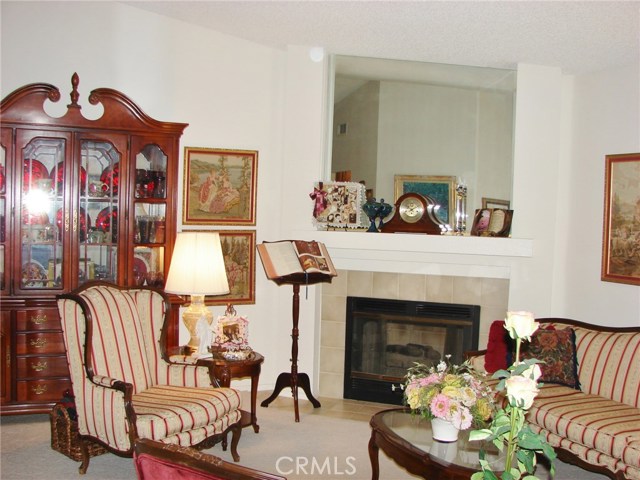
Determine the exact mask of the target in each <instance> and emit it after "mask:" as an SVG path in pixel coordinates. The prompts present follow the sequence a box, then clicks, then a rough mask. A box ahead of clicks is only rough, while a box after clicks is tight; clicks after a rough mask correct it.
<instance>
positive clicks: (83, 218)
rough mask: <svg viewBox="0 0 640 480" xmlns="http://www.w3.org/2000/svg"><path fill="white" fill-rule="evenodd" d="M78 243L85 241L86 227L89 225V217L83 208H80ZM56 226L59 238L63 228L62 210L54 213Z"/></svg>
mask: <svg viewBox="0 0 640 480" xmlns="http://www.w3.org/2000/svg"><path fill="white" fill-rule="evenodd" d="M79 215H80V235H79V237H80V241H81V242H84V241H85V240H86V239H87V228H88V225H89V224H90V223H91V217H89V215H87V212H85V210H84V208H82V207H80V214H79ZM56 225H57V227H58V237H60V236H61V235H62V232H63V231H64V230H63V226H62V209H61V208H59V209H58V211H57V212H56Z"/></svg>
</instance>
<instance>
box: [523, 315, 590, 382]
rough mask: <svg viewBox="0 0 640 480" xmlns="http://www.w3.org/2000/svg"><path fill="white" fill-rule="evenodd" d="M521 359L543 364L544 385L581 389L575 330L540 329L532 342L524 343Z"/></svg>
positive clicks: (568, 328)
mask: <svg viewBox="0 0 640 480" xmlns="http://www.w3.org/2000/svg"><path fill="white" fill-rule="evenodd" d="M521 350H522V351H521V357H522V358H523V359H525V358H536V359H538V360H540V361H541V362H544V363H542V364H540V370H542V378H541V379H540V381H541V382H542V383H557V384H559V385H566V386H567V387H571V388H575V389H577V390H579V389H580V381H579V380H578V360H577V358H576V334H575V332H574V331H573V328H570V327H567V328H563V329H559V330H556V329H542V328H541V329H539V330H536V331H535V332H534V334H533V335H532V336H531V342H523V345H522V347H521Z"/></svg>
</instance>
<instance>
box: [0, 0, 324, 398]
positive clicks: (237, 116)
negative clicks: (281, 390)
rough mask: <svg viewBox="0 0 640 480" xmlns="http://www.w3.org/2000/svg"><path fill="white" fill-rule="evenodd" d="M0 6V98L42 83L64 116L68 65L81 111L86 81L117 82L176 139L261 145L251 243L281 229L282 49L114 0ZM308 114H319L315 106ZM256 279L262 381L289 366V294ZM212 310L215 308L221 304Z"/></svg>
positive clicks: (249, 309)
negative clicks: (56, 95)
mask: <svg viewBox="0 0 640 480" xmlns="http://www.w3.org/2000/svg"><path fill="white" fill-rule="evenodd" d="M0 6H1V8H2V38H1V40H2V41H1V46H2V68H1V75H2V77H1V79H2V84H1V92H0V93H1V96H2V97H3V98H4V97H5V96H6V95H7V94H9V93H10V92H11V91H13V90H14V89H16V88H18V87H21V86H22V85H24V84H27V83H33V82H46V83H51V84H53V85H55V86H57V87H58V88H59V89H60V91H61V95H62V98H61V100H60V101H59V102H58V104H55V107H56V108H57V110H58V111H59V112H60V113H62V112H63V111H64V110H66V105H67V103H69V91H70V89H71V75H72V73H73V72H77V73H78V75H79V76H80V85H79V91H80V95H81V97H80V103H81V105H82V106H83V112H85V113H86V112H87V111H90V110H92V107H91V105H89V104H88V101H87V96H88V95H89V92H90V91H91V90H92V89H94V88H99V87H109V88H114V89H116V90H119V91H121V92H123V93H124V94H125V95H127V96H129V97H130V98H131V99H132V100H133V101H135V102H136V103H137V104H138V105H139V106H140V107H141V108H142V109H143V110H144V111H145V112H146V113H147V114H149V115H150V116H152V117H154V118H156V119H158V120H162V121H175V122H187V123H189V126H188V127H187V129H186V130H185V134H184V135H183V137H182V140H181V147H184V146H197V147H219V148H242V149H251V150H258V151H259V159H258V187H257V190H258V199H257V226H256V231H257V241H258V242H260V241H262V240H265V239H269V240H274V239H278V238H280V237H281V223H282V222H281V212H280V210H281V206H282V205H285V204H286V198H285V197H286V192H284V187H283V184H285V183H284V179H283V177H282V171H283V161H284V158H283V157H284V154H285V152H284V149H283V141H284V138H283V122H284V109H283V106H284V103H285V99H284V93H283V92H284V89H285V78H286V77H285V71H286V63H287V57H288V53H287V52H283V51H279V50H275V49H271V48H265V47H262V46H259V45H256V44H252V43H250V42H245V41H241V40H238V39H236V38H233V37H229V36H225V35H221V34H218V33H216V32H212V31H210V30H206V29H202V28H199V27H194V26H191V25H187V24H184V23H182V22H178V21H175V20H171V19H168V18H165V17H162V16H159V15H155V14H151V13H148V12H145V11H142V10H139V9H136V8H132V7H129V6H125V5H122V4H119V3H116V2H64V3H62V2H61V3H58V2H42V3H32V2H2V3H1V4H0ZM87 19H91V20H90V21H87ZM317 77H318V78H322V75H318V76H317ZM320 101H321V100H318V103H319V102H320ZM56 108H53V110H56ZM309 115H310V116H312V117H313V118H316V117H320V118H321V113H320V112H318V111H312V112H310V113H309ZM301 121H304V119H301ZM318 122H319V121H318ZM319 150H320V148H319V146H318V145H313V144H312V145H310V146H309V150H308V151H307V152H306V153H307V155H306V159H307V161H308V162H310V163H311V164H313V165H317V164H318V158H317V157H318V156H319V154H318V153H314V152H318V151H319ZM309 153H310V155H309ZM181 162H182V152H181ZM180 174H181V175H182V163H181V166H180ZM178 184H180V185H181V184H182V179H181V178H180V179H179V182H178ZM180 197H181V195H180ZM181 201H182V198H180V202H181ZM180 208H181V207H180ZM179 218H181V216H179ZM192 228H200V227H192ZM202 228H206V227H202ZM256 284H257V285H256V298H257V304H256V305H240V306H238V307H237V311H238V312H239V313H240V314H246V315H247V316H248V318H249V320H250V322H251V325H250V342H251V344H252V346H253V347H254V348H255V349H256V350H258V351H260V352H261V353H263V354H264V355H265V358H266V359H267V360H266V362H265V364H264V366H263V374H262V376H261V382H263V383H264V385H265V388H269V385H273V384H275V380H276V377H277V374H278V373H279V372H281V371H285V370H288V369H289V354H288V353H287V352H288V351H290V348H291V347H290V337H289V334H290V330H291V312H290V308H291V307H290V305H291V304H290V299H289V298H287V301H288V302H289V303H288V305H289V306H288V307H287V305H286V303H285V304H284V305H281V303H282V302H279V301H278V298H277V295H274V290H275V289H276V287H274V286H273V284H272V283H270V282H267V280H266V279H265V276H264V273H263V271H262V266H261V265H260V264H258V265H256ZM281 308H282V310H283V311H282V312H280V309H281ZM213 310H214V315H220V314H222V313H223V311H224V307H215V308H214V309H213Z"/></svg>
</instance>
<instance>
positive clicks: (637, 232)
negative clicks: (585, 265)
mask: <svg viewBox="0 0 640 480" xmlns="http://www.w3.org/2000/svg"><path fill="white" fill-rule="evenodd" d="M638 179H640V153H629V154H619V155H607V156H606V157H605V191H604V228H603V239H602V277H601V278H602V280H604V281H607V282H618V283H629V284H632V285H640V182H639V181H638Z"/></svg>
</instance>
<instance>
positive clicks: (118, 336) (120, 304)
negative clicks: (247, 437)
mask: <svg viewBox="0 0 640 480" xmlns="http://www.w3.org/2000/svg"><path fill="white" fill-rule="evenodd" d="M79 297H80V298H81V299H82V300H84V301H85V302H86V306H87V312H88V313H89V314H90V316H91V319H92V323H91V324H92V342H91V345H92V347H93V348H92V353H91V364H92V367H93V372H94V373H95V375H94V376H93V381H91V380H90V379H89V378H88V377H87V372H86V371H85V365H84V347H83V346H84V343H85V331H86V328H87V326H86V322H85V314H84V311H83V309H82V306H81V303H79V302H78V301H77V297H75V296H73V295H62V296H60V297H59V299H58V309H59V312H60V317H61V320H62V329H63V333H64V341H65V346H66V349H67V359H68V362H69V367H70V372H71V380H72V383H73V391H74V395H75V397H76V409H77V411H78V428H79V431H80V433H81V434H82V435H90V436H92V437H95V438H97V439H99V440H101V441H102V442H104V443H105V444H107V445H108V446H110V447H111V448H113V449H115V450H118V451H121V452H126V453H131V451H132V444H131V436H130V433H131V432H130V431H133V429H135V430H136V431H137V436H138V437H140V438H150V439H153V440H159V441H162V442H165V443H176V444H179V445H183V446H191V445H196V444H198V443H200V442H202V441H204V440H206V439H207V438H209V437H211V436H212V435H216V434H221V433H223V432H225V430H227V429H228V428H229V427H230V426H231V425H232V424H234V423H236V422H238V421H239V420H240V416H241V412H240V410H239V409H240V396H239V394H238V392H237V391H235V390H233V389H231V388H212V385H211V379H210V377H209V371H208V369H207V368H205V367H196V366H195V365H187V364H170V363H167V362H166V361H165V360H164V359H163V358H162V356H161V345H160V336H161V333H162V328H163V324H164V320H165V313H166V312H165V299H164V297H163V296H162V295H161V294H159V293H158V292H155V291H153V290H149V289H132V290H126V289H120V288H117V287H111V286H106V285H100V286H95V287H90V288H83V289H81V291H80V292H79ZM122 381H124V382H127V383H128V384H130V385H131V386H132V390H133V391H132V397H131V400H132V405H133V409H134V411H135V414H136V419H135V424H130V423H129V422H128V420H127V412H126V410H125V395H124V393H123V392H122V391H119V390H117V389H114V388H111V387H112V386H113V385H114V384H115V383H116V382H122Z"/></svg>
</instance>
